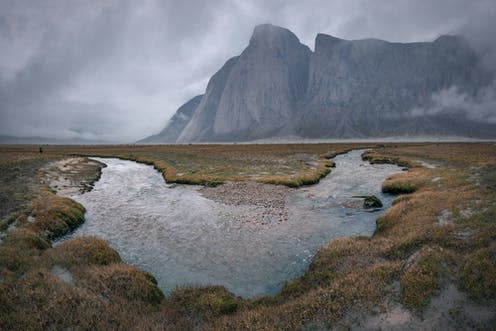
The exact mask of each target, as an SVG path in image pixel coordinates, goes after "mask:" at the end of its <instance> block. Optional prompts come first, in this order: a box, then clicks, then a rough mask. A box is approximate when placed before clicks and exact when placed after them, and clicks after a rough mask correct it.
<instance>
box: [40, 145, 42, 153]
mask: <svg viewBox="0 0 496 331" xmlns="http://www.w3.org/2000/svg"><path fill="white" fill-rule="evenodd" d="M41 153H43V148H41V146H40V154H41Z"/></svg>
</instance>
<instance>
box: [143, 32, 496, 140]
mask: <svg viewBox="0 0 496 331" xmlns="http://www.w3.org/2000/svg"><path fill="white" fill-rule="evenodd" d="M493 79H494V77H493V76H492V75H491V74H490V73H489V71H488V70H487V69H486V68H484V67H483V61H482V60H481V58H480V57H479V55H478V54H477V53H476V52H475V51H474V50H473V49H472V48H471V47H470V46H469V44H468V43H467V42H466V41H465V40H464V39H463V38H462V37H460V36H451V35H445V36H441V37H439V38H437V39H436V40H435V41H433V42H419V43H391V42H387V41H383V40H377V39H365V40H343V39H339V38H335V37H332V36H329V35H325V34H318V35H317V37H316V39H315V49H314V51H313V52H312V51H311V50H310V49H309V48H308V47H307V46H305V45H303V44H302V43H300V41H299V40H298V38H297V37H296V36H295V35H294V34H293V33H292V32H291V31H289V30H287V29H284V28H281V27H278V26H274V25H270V24H264V25H259V26H257V27H255V29H254V32H253V35H252V37H251V39H250V41H249V44H248V46H247V47H246V48H245V50H244V51H243V52H242V53H241V54H240V55H239V56H236V57H233V58H231V59H229V60H228V61H227V62H226V63H225V64H224V66H223V67H222V68H221V69H220V70H219V71H218V72H217V73H216V74H214V75H213V76H212V78H211V79H210V81H209V83H208V86H207V89H206V91H205V94H204V95H202V96H197V97H195V98H194V99H192V100H190V101H188V102H187V103H186V104H185V105H183V106H182V107H180V108H179V109H178V111H177V112H176V114H175V115H174V116H173V117H172V119H171V120H170V121H169V123H168V125H167V127H166V128H165V129H164V130H163V131H162V132H160V133H159V134H157V135H155V136H151V137H149V138H146V139H144V140H142V141H140V142H154V143H171V142H181V143H183V142H217V141H249V140H256V139H270V138H279V137H301V138H313V139H326V138H328V139H330V138H332V139H336V138H338V139H339V138H380V137H390V136H407V137H409V136H412V137H413V136H425V135H436V136H460V137H475V138H494V137H496V115H495V112H496V109H495V108H494V106H495V105H496V102H495V100H496V93H495V92H494V91H495V85H494V83H493Z"/></svg>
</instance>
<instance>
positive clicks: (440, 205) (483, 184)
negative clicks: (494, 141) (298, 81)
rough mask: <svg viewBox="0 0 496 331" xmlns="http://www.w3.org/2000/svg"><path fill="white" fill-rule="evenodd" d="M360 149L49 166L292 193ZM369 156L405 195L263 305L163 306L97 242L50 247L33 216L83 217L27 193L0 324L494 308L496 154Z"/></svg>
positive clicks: (396, 150) (378, 151)
mask: <svg viewBox="0 0 496 331" xmlns="http://www.w3.org/2000/svg"><path fill="white" fill-rule="evenodd" d="M357 147H363V146H362V145H357V146H352V145H325V144H321V145H320V144H319V145H268V146H264V145H258V146H257V145H252V146H248V145H239V146H153V147H152V146H144V147H121V146H116V147H92V148H80V147H70V148H69V147H63V148H62V147H58V148H56V147H53V148H45V153H47V154H48V156H44V158H47V159H57V158H61V157H64V155H69V154H79V155H81V154H86V155H101V156H114V157H122V158H128V159H136V160H139V161H141V162H146V163H153V164H154V165H155V167H157V168H159V169H161V170H163V169H165V173H164V176H165V178H166V179H167V176H168V174H169V176H172V174H174V176H176V178H179V177H180V178H182V179H184V178H186V179H187V180H186V181H185V182H195V181H197V182H199V183H203V184H209V183H216V182H217V181H220V182H221V181H225V180H256V181H262V182H272V183H276V184H284V185H293V183H292V182H293V181H297V180H301V183H296V184H298V185H295V186H299V185H303V184H310V183H311V182H312V180H311V178H310V177H313V178H316V177H320V176H322V174H323V173H325V172H326V171H328V169H329V168H330V165H331V164H330V163H329V161H328V159H329V157H332V156H333V155H335V154H337V153H340V152H344V151H346V150H348V149H351V148H357ZM9 153H13V154H12V155H15V154H16V152H15V151H14V152H11V151H9ZM17 153H18V154H19V151H17ZM21 154H22V153H21ZM4 158H6V157H5V156H4ZM365 158H367V159H369V160H370V161H371V162H386V163H388V162H393V163H397V164H401V165H402V166H405V167H408V168H409V172H405V173H403V174H399V175H395V176H393V177H391V178H389V179H388V180H387V181H386V182H385V183H384V186H383V190H384V191H389V192H395V193H402V194H401V195H399V196H398V197H397V198H396V200H395V202H394V205H393V207H392V208H390V209H389V210H388V211H387V212H386V213H385V214H383V215H382V216H381V218H380V219H378V221H377V230H376V233H375V234H374V236H373V237H371V238H362V237H359V238H343V239H338V240H335V241H333V242H331V243H330V244H328V245H326V246H324V247H322V249H321V250H320V251H319V252H318V254H317V255H316V256H315V257H314V259H313V261H312V264H311V265H310V267H309V269H308V271H307V272H306V273H305V274H304V275H303V276H302V277H301V278H299V279H296V280H292V281H290V282H288V283H287V284H286V286H285V287H284V289H283V291H282V293H281V294H279V295H277V296H275V297H266V298H259V299H254V300H243V299H240V298H237V297H235V296H233V295H232V294H231V293H229V292H227V291H226V290H225V289H224V288H221V287H203V288H194V287H193V288H184V289H178V290H176V291H175V292H173V294H172V295H170V296H168V297H163V295H162V293H161V292H160V291H159V290H158V288H157V287H156V282H155V280H154V278H153V276H152V275H149V274H147V273H144V272H143V271H140V270H138V269H136V268H134V267H131V266H127V265H125V264H123V263H122V262H121V260H120V257H119V255H118V254H117V252H115V251H113V250H112V249H111V248H110V247H109V246H108V245H107V244H106V243H105V242H104V241H102V240H99V239H97V238H81V239H77V240H72V241H68V242H66V243H64V244H62V245H59V246H57V247H55V248H52V247H51V244H50V240H51V239H53V238H55V237H57V236H58V235H59V233H62V232H64V231H65V230H64V231H60V232H58V230H57V229H59V227H60V228H62V227H63V226H57V227H55V230H53V229H51V228H48V229H47V227H46V226H43V223H42V224H41V225H40V224H37V222H38V217H36V221H35V222H34V223H31V222H29V221H28V220H27V218H28V216H29V215H33V214H36V213H38V214H37V215H40V220H43V219H44V218H45V219H49V220H53V219H57V220H59V221H61V222H64V223H65V224H66V225H67V228H68V229H69V231H70V229H71V226H77V224H78V222H79V221H80V215H81V210H80V208H79V207H78V206H77V205H73V204H72V203H71V202H68V201H66V200H59V198H60V197H57V196H52V195H53V193H51V192H50V191H49V190H45V189H43V188H41V189H40V190H38V191H36V193H33V192H35V191H29V190H28V191H29V192H31V193H30V194H32V195H33V197H32V198H30V199H26V200H27V203H24V202H23V203H20V204H19V206H18V207H16V208H19V210H23V208H27V209H26V210H25V211H24V217H21V218H22V219H17V220H16V221H15V222H16V224H17V223H18V225H19V226H17V228H16V229H11V230H9V231H4V238H3V239H2V244H1V246H0V329H47V328H48V329H50V328H51V329H63V328H71V329H195V328H201V329H298V328H317V329H319V328H330V327H336V326H341V327H349V326H350V325H351V326H352V324H350V323H351V322H350V321H349V317H350V316H351V315H352V313H354V312H356V311H365V312H373V313H374V312H375V313H378V312H381V311H384V310H387V309H388V307H389V305H390V304H391V302H393V303H395V304H399V305H402V306H403V307H405V308H406V309H409V310H411V311H413V312H415V313H416V314H422V313H423V312H424V311H425V310H426V309H428V307H429V304H430V302H431V300H432V298H434V297H436V296H437V295H438V294H439V293H440V292H441V291H442V290H443V289H444V288H446V287H447V286H448V285H449V284H454V285H455V286H456V287H458V288H459V289H460V290H461V291H464V293H466V295H467V296H468V297H469V298H471V299H470V300H474V302H478V303H480V304H482V305H486V306H488V307H491V306H492V307H494V306H495V305H494V304H495V300H496V288H495V285H494V284H496V278H495V277H496V271H495V270H496V223H495V220H496V218H495V217H496V207H495V201H496V193H495V192H496V146H494V145H490V144H442V145H436V144H420V145H398V146H385V147H380V148H375V149H374V150H372V151H371V152H369V153H367V155H366V156H365ZM0 160H1V158H0ZM420 161H422V162H423V163H422V162H420ZM19 162H21V164H24V163H23V162H31V161H29V160H21V161H19ZM161 162H163V163H161ZM33 164H35V163H33ZM200 164H201V165H202V167H200ZM426 164H427V166H426ZM161 166H163V169H162V168H160V167H161ZM265 166H267V167H268V168H267V169H269V170H264V169H263V168H262V167H265ZM33 167H35V166H33ZM167 167H170V169H169V168H167ZM27 168H29V167H27ZM167 169H169V170H167ZM179 175H180V176H179ZM305 176H308V179H301V178H306V177H305ZM182 179H181V180H182ZM50 194H52V195H50ZM40 199H41V200H40ZM60 199H63V198H60ZM65 208H68V209H67V210H66V209H65ZM21 214H22V213H21ZM43 215H45V216H43ZM59 225H60V224H59ZM64 228H65V227H64ZM493 322H494V320H493ZM489 323H490V322H489ZM489 326H490V324H488V325H485V327H489Z"/></svg>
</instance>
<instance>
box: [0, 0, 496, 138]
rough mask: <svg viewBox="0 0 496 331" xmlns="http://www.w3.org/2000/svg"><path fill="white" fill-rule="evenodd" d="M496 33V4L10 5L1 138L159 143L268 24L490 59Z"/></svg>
mask: <svg viewBox="0 0 496 331" xmlns="http://www.w3.org/2000/svg"><path fill="white" fill-rule="evenodd" d="M495 22H496V1H494V0H478V1H476V0H472V1H467V0H436V1H433V0H411V1H407V0H395V1H393V0H391V1H389V0H381V1H374V0H370V1H366V0H361V1H351V0H337V1H332V0H327V1H324V0H306V1H301V0H274V1H270V0H260V1H257V0H253V1H249V0H219V1H203V0H177V1H173V0H168V1H167V0H162V1H160V0H140V1H134V0H129V1H113V0H109V1H105V0H93V1H90V0H81V1H70V0H53V1H51V0H43V1H38V0H31V1H24V0H11V1H10V0H0V112H1V113H0V135H14V136H43V137H50V138H84V139H98V140H110V141H118V142H132V141H135V140H137V139H140V138H143V137H145V136H148V135H150V134H153V133H156V132H158V131H160V130H161V129H162V128H163V127H164V126H165V124H166V123H167V121H168V119H169V118H170V117H171V116H172V114H173V113H174V111H175V110H176V109H177V108H178V107H179V106H180V105H181V104H183V103H184V102H185V101H187V100H189V99H190V98H191V97H193V96H195V95H197V94H201V93H203V92H204V90H205V88H206V85H207V82H208V79H209V78H210V76H211V75H212V74H214V73H215V72H216V71H217V70H218V69H219V68H220V67H221V66H222V64H223V63H224V62H225V61H226V60H227V59H228V58H230V57H232V56H235V55H237V54H239V53H240V52H241V51H242V50H243V48H244V47H246V46H247V44H248V40H249V38H250V35H251V33H252V31H253V28H254V26H255V25H257V24H261V23H272V24H276V25H280V26H283V27H287V28H289V29H290V30H291V31H293V32H294V33H295V34H296V35H297V36H298V37H299V38H300V40H301V41H302V42H303V43H305V44H307V45H308V46H309V47H310V48H312V49H313V42H314V38H315V36H316V34H317V33H319V32H321V33H327V34H331V35H334V36H337V37H340V38H345V39H361V38H369V37H374V38H380V39H386V40H390V41H401V42H410V41H431V40H433V39H435V38H436V37H438V36H439V35H441V34H446V33H451V34H454V33H458V34H464V35H466V36H468V38H470V40H471V41H472V42H473V43H474V44H475V45H476V46H477V47H479V48H481V49H482V48H485V47H488V46H491V45H492V44H493V43H494V35H495V32H496V24H495ZM490 42H491V43H490ZM488 64H489V65H493V64H494V62H493V61H492V59H489V60H488Z"/></svg>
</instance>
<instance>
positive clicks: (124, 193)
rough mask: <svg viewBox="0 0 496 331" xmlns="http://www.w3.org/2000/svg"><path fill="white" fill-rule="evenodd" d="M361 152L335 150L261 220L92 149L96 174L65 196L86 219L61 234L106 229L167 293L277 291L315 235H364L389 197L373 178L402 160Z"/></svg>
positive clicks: (308, 253) (127, 258)
mask: <svg viewBox="0 0 496 331" xmlns="http://www.w3.org/2000/svg"><path fill="white" fill-rule="evenodd" d="M363 152H364V150H355V151H351V152H349V153H346V154H342V155H338V156H337V157H335V158H334V161H335V163H336V168H333V169H332V172H331V173H330V174H329V175H328V176H326V177H325V178H323V179H322V180H321V181H320V183H318V184H316V185H312V186H307V187H303V188H299V189H296V190H292V191H291V192H290V193H289V194H288V196H287V197H286V208H287V210H288V218H287V219H286V220H284V221H283V222H271V223H266V224H260V223H249V222H236V221H234V220H233V219H232V218H230V217H228V216H227V215H232V214H233V213H236V212H238V213H239V212H243V208H245V209H244V210H246V208H249V207H248V206H234V205H226V204H222V203H218V202H215V201H212V200H209V199H207V198H205V197H203V196H202V195H201V194H200V193H199V192H198V187H196V186H190V185H170V184H167V183H166V182H165V181H164V179H163V177H162V174H161V173H159V172H158V171H156V170H155V169H154V168H153V167H151V166H148V165H144V164H140V163H136V162H133V161H125V160H120V159H109V158H94V159H95V160H98V161H100V162H103V163H105V164H107V167H106V168H103V170H102V176H101V178H100V180H99V181H98V182H96V183H95V187H94V189H93V190H92V191H90V192H87V193H84V194H81V195H75V196H72V198H73V199H74V200H76V201H78V202H80V203H81V204H83V205H84V206H85V207H86V209H87V212H86V222H85V223H84V224H82V225H81V227H79V228H78V229H77V230H76V231H75V232H74V233H72V234H70V235H69V236H66V237H64V238H63V239H62V240H67V239H70V238H72V237H75V236H98V237H101V238H104V239H106V240H107V241H108V242H109V244H110V245H111V246H112V247H113V248H114V249H116V250H117V251H118V252H119V254H120V255H121V257H122V259H123V260H124V262H126V263H129V264H133V265H136V266H137V267H139V268H141V269H143V270H146V271H148V272H150V273H152V274H153V275H154V276H155V277H156V279H157V281H158V285H159V287H160V288H161V289H162V290H163V291H164V292H165V293H170V292H171V291H172V290H174V288H176V287H178V286H183V285H193V284H194V285H222V286H225V287H226V288H227V289H228V290H229V291H231V292H233V293H235V294H236V295H239V296H242V297H246V298H250V297H256V296H261V295H273V294H277V293H278V292H279V291H280V290H281V288H282V286H283V285H284V283H285V282H286V281H288V280H290V279H293V278H296V277H299V276H301V275H302V274H303V273H304V272H305V270H306V269H307V268H308V265H309V264H310V262H311V259H312V257H313V256H314V255H315V253H316V252H317V251H318V249H319V248H320V247H321V246H322V245H324V244H326V243H328V242H329V241H331V240H332V239H334V238H337V237H343V236H346V237H353V236H370V235H372V234H373V232H374V230H375V227H376V225H375V221H376V219H377V218H378V217H379V216H380V214H381V213H383V212H384V211H385V210H386V209H387V208H389V207H390V206H391V203H392V200H393V198H394V197H393V196H391V195H387V194H383V193H382V192H381V184H382V182H383V181H384V180H385V179H386V178H387V177H389V176H391V175H393V174H395V173H399V172H401V171H402V169H401V168H400V167H398V166H396V165H390V164H370V163H369V162H367V161H363V160H362V159H361V154H362V153H363ZM357 195H376V196H377V197H378V198H379V199H381V200H382V202H383V204H384V207H383V208H382V209H380V210H375V211H370V210H366V209H363V208H361V207H362V205H361V203H362V200H361V199H357V198H353V196H357ZM237 208H239V209H240V210H237V211H236V209H237Z"/></svg>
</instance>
